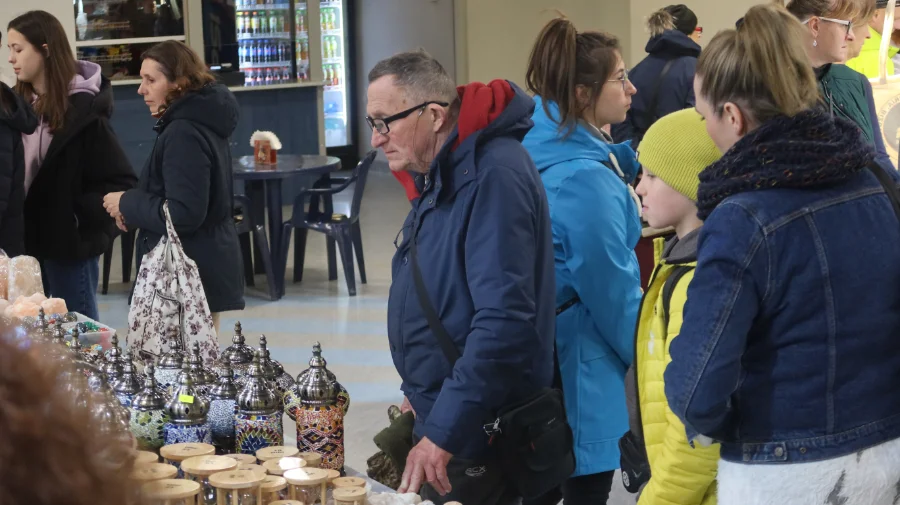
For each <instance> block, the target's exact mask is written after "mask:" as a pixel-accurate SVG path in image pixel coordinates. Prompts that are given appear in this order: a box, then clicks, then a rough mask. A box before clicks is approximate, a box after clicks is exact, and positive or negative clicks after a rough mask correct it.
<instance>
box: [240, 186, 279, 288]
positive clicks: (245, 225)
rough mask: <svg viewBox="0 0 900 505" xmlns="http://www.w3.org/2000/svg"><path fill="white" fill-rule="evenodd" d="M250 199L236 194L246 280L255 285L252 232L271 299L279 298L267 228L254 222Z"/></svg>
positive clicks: (250, 284)
mask: <svg viewBox="0 0 900 505" xmlns="http://www.w3.org/2000/svg"><path fill="white" fill-rule="evenodd" d="M250 207H251V203H250V199H249V198H247V197H246V196H244V195H234V226H235V229H236V230H237V233H238V237H239V238H240V241H241V255H242V256H243V258H244V281H245V283H246V284H247V286H254V285H255V281H254V279H253V275H254V270H253V252H252V251H253V249H252V246H251V244H250V234H251V233H252V234H253V235H254V236H255V237H256V243H257V245H258V246H259V249H260V254H259V256H260V257H259V258H257V260H262V264H263V271H264V272H265V274H266V282H267V283H268V285H269V290H268V294H269V299H270V300H277V299H278V298H279V295H280V293H278V285H277V283H276V282H275V279H276V278H275V275H276V273H275V269H274V267H275V265H273V264H272V256H271V254H269V239H268V238H266V228H265V226H263V225H261V224H256V223H254V222H253V218H252V217H251V214H250Z"/></svg>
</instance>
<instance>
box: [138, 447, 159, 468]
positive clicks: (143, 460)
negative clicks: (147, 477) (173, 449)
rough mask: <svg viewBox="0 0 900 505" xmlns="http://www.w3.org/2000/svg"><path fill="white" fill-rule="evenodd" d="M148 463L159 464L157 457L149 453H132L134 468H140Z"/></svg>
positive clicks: (153, 453)
mask: <svg viewBox="0 0 900 505" xmlns="http://www.w3.org/2000/svg"><path fill="white" fill-rule="evenodd" d="M150 463H159V456H157V454H156V453H155V452H150V451H134V466H136V467H138V466H142V465H147V464H150Z"/></svg>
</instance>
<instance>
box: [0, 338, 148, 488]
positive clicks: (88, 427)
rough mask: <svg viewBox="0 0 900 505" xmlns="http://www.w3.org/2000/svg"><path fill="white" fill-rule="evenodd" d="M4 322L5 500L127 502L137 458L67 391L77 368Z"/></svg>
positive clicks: (0, 382)
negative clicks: (67, 378)
mask: <svg viewBox="0 0 900 505" xmlns="http://www.w3.org/2000/svg"><path fill="white" fill-rule="evenodd" d="M15 333H16V330H15V328H14V327H13V326H12V324H11V323H10V322H9V321H8V320H0V475H2V478H0V503H4V504H10V505H12V504H26V503H27V504H28V505H53V504H60V503H65V504H67V505H123V504H127V503H129V502H131V501H132V500H133V496H134V495H133V494H132V489H131V487H130V486H131V485H130V482H129V475H130V474H131V471H132V467H133V462H134V458H133V456H132V449H131V447H129V446H127V445H126V444H124V443H123V442H122V440H121V437H111V436H109V435H103V434H102V433H101V432H100V429H99V427H98V426H97V422H96V421H95V420H94V418H93V416H92V414H91V408H92V406H91V405H83V404H78V403H77V402H75V401H73V398H72V397H71V395H70V393H68V394H67V393H66V391H65V389H66V388H64V387H62V384H61V381H60V378H61V376H62V375H64V373H65V372H69V373H71V372H72V370H71V368H68V369H67V367H71V366H72V364H71V363H63V362H61V360H60V359H58V358H57V359H53V358H51V356H53V354H54V353H53V351H57V352H56V354H57V356H58V350H57V349H51V348H50V347H49V346H45V345H37V344H34V345H30V346H23V345H21V344H20V342H21V341H16V340H15V337H14V336H15Z"/></svg>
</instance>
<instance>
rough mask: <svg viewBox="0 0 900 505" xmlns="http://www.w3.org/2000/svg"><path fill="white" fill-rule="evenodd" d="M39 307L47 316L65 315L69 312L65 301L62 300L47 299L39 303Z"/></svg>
mask: <svg viewBox="0 0 900 505" xmlns="http://www.w3.org/2000/svg"><path fill="white" fill-rule="evenodd" d="M41 307H43V308H44V313H45V314H47V315H50V314H54V315H55V314H65V313H66V312H68V311H69V309H68V308H67V307H66V301H65V300H63V299H62V298H48V299H47V300H44V301H43V302H42V303H41Z"/></svg>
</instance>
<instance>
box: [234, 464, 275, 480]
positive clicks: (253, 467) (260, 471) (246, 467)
mask: <svg viewBox="0 0 900 505" xmlns="http://www.w3.org/2000/svg"><path fill="white" fill-rule="evenodd" d="M238 470H251V471H253V472H256V473H258V474H260V475H262V476H263V477H265V476H266V475H268V474H269V472H267V471H266V469H265V468H263V467H262V465H241V466H240V467H238Z"/></svg>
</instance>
